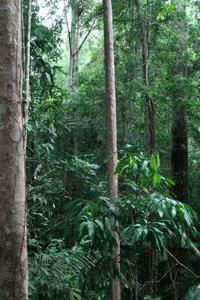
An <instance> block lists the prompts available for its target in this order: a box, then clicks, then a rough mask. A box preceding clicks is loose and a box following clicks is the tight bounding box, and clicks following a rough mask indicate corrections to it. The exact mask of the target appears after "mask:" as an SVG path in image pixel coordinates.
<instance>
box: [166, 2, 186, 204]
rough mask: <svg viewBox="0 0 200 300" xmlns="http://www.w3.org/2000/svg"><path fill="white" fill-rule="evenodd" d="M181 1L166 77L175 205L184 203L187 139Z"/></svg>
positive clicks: (178, 4) (182, 7)
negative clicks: (169, 84) (174, 61)
mask: <svg viewBox="0 0 200 300" xmlns="http://www.w3.org/2000/svg"><path fill="white" fill-rule="evenodd" d="M184 2H185V0H182V2H180V1H179V2H177V1H174V5H175V9H176V11H177V12H179V13H180V12H181V11H180V10H182V14H183V16H180V17H177V16H176V17H175V18H176V19H175V20H174V24H173V28H175V30H176V34H177V45H178V46H179V48H178V49H176V47H175V48H174V49H173V51H174V52H176V53H177V56H178V58H177V64H176V65H173V66H171V69H170V71H169V72H170V75H171V80H172V83H173V89H172V95H171V96H172V117H171V118H172V120H171V134H172V148H171V176H172V178H173V179H174V181H175V186H174V187H173V193H174V195H175V196H176V197H177V199H178V200H179V201H183V202H185V201H187V200H188V138H187V104H186V95H187V90H186V89H187V84H186V82H185V78H186V77H187V58H186V54H187V38H186V35H187V33H186V26H185V19H184V16H185V5H184Z"/></svg>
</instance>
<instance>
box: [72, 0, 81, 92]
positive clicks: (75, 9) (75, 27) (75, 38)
mask: <svg viewBox="0 0 200 300" xmlns="http://www.w3.org/2000/svg"><path fill="white" fill-rule="evenodd" d="M71 9H72V27H71V46H70V86H71V87H74V85H75V84H76V77H77V73H78V54H79V53H78V52H79V51H78V44H79V17H80V10H79V3H78V1H74V3H73V4H72V6H71Z"/></svg>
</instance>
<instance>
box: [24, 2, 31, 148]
mask: <svg viewBox="0 0 200 300" xmlns="http://www.w3.org/2000/svg"><path fill="white" fill-rule="evenodd" d="M27 4H28V9H27V30H26V59H25V61H26V65H25V78H24V81H25V97H24V127H25V132H24V149H25V153H26V144H27V130H26V126H27V124H28V118H29V106H30V102H31V95H30V68H31V59H30V50H31V19H32V0H28V3H27Z"/></svg>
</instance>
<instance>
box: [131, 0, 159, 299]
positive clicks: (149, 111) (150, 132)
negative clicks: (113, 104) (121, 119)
mask: <svg viewBox="0 0 200 300" xmlns="http://www.w3.org/2000/svg"><path fill="white" fill-rule="evenodd" d="M132 1H133V3H134V5H135V7H136V11H137V16H138V22H139V30H140V41H141V48H142V75H143V81H144V86H145V112H146V114H145V119H146V136H147V151H148V153H149V154H153V152H154V151H155V141H156V134H155V105H154V101H153V99H152V96H151V93H150V80H149V43H148V34H147V33H146V32H145V24H144V19H143V16H142V11H141V7H140V1H139V0H132ZM147 5H148V4H147ZM155 276H156V251H155V250H154V249H150V251H149V294H150V295H152V296H153V295H154V294H155V289H154V282H155Z"/></svg>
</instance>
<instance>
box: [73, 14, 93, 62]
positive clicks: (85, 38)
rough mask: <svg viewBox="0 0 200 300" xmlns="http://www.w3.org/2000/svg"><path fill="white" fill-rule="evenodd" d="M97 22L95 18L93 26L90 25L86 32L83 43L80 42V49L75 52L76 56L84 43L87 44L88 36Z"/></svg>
mask: <svg viewBox="0 0 200 300" xmlns="http://www.w3.org/2000/svg"><path fill="white" fill-rule="evenodd" d="M95 22H96V18H95V19H94V21H93V23H92V26H91V27H90V29H89V31H88V33H87V34H86V36H85V37H84V39H83V41H82V43H81V44H80V46H79V48H78V50H77V51H76V52H75V53H74V56H75V55H77V54H78V53H79V51H80V50H81V49H82V47H83V45H84V44H85V42H86V40H87V38H88V37H89V35H90V33H91V31H92V29H93V28H94V25H95Z"/></svg>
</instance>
